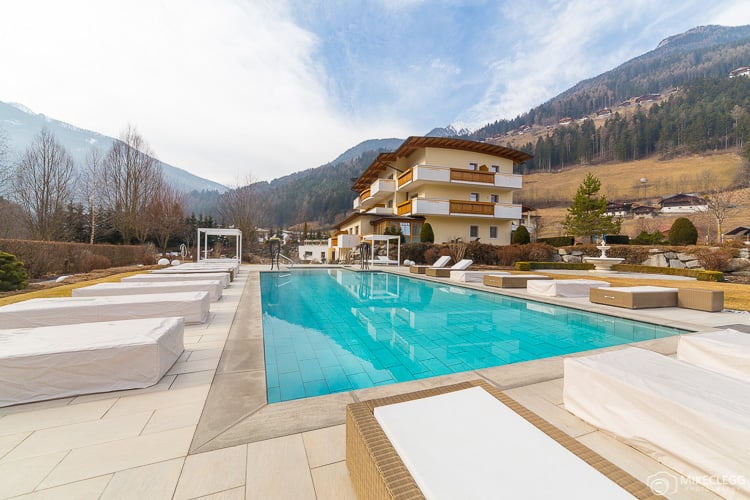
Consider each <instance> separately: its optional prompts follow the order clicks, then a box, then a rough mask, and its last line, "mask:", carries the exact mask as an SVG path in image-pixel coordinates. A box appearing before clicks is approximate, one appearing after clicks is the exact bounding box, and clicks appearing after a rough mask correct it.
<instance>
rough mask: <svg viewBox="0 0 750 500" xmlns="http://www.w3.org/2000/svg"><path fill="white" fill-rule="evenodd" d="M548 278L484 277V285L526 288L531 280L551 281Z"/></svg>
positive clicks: (520, 275) (524, 276)
mask: <svg viewBox="0 0 750 500" xmlns="http://www.w3.org/2000/svg"><path fill="white" fill-rule="evenodd" d="M549 279H551V278H550V277H548V276H542V275H530V274H517V275H513V274H509V275H507V276H502V275H489V276H485V277H484V281H483V283H484V284H485V285H487V286H494V287H496V288H526V283H527V282H528V281H529V280H549Z"/></svg>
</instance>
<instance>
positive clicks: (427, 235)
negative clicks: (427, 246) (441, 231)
mask: <svg viewBox="0 0 750 500" xmlns="http://www.w3.org/2000/svg"><path fill="white" fill-rule="evenodd" d="M419 239H420V240H421V241H422V243H435V233H433V232H432V226H431V225H430V223H429V222H425V223H424V224H422V231H421V232H420V233H419Z"/></svg>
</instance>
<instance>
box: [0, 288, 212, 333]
mask: <svg viewBox="0 0 750 500" xmlns="http://www.w3.org/2000/svg"><path fill="white" fill-rule="evenodd" d="M210 305H211V302H210V299H209V298H208V293H206V292H180V293H168V294H152V295H121V296H114V297H68V298H59V299H30V300H25V301H23V302H17V303H15V304H10V305H7V306H3V307H0V328H29V327H35V326H53V325H71V324H75V323H92V322H97V321H117V320H123V319H139V318H164V317H168V316H169V317H171V316H174V317H177V316H181V317H183V318H185V323H203V322H204V321H206V319H207V318H208V312H209V307H210Z"/></svg>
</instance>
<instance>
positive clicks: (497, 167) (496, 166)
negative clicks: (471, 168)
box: [492, 165, 500, 173]
mask: <svg viewBox="0 0 750 500" xmlns="http://www.w3.org/2000/svg"><path fill="white" fill-rule="evenodd" d="M492 171H493V172H495V173H498V172H500V166H499V165H492Z"/></svg>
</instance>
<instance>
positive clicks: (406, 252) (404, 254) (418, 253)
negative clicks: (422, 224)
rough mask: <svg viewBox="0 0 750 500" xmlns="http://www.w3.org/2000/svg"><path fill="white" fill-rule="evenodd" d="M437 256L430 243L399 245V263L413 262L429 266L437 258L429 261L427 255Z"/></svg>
mask: <svg viewBox="0 0 750 500" xmlns="http://www.w3.org/2000/svg"><path fill="white" fill-rule="evenodd" d="M433 252H434V253H435V254H437V249H435V248H434V245H432V244H430V243H424V242H422V243H405V244H403V245H401V262H403V261H404V260H407V259H408V260H413V261H414V262H416V263H417V264H430V263H432V262H434V261H435V260H436V259H437V257H435V258H433V259H432V260H430V258H429V255H431V254H432V253H433Z"/></svg>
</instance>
